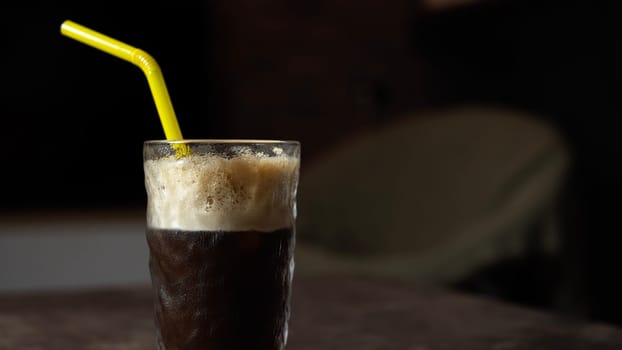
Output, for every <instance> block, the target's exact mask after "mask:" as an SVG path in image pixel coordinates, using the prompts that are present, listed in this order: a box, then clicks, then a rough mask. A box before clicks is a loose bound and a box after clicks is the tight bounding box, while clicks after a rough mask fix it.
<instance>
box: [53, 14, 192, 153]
mask: <svg viewBox="0 0 622 350" xmlns="http://www.w3.org/2000/svg"><path fill="white" fill-rule="evenodd" d="M60 31H61V33H62V34H63V35H65V36H67V37H69V38H71V39H74V40H77V41H79V42H81V43H83V44H86V45H89V46H92V47H94V48H96V49H98V50H101V51H104V52H106V53H108V54H111V55H113V56H116V57H118V58H121V59H123V60H125V61H128V62H131V63H133V64H134V65H136V66H138V67H140V69H141V70H142V71H143V72H144V73H145V76H146V77H147V82H148V84H149V87H150V89H151V94H152V96H153V100H154V102H155V104H156V109H157V110H158V114H159V116H160V122H161V123H162V128H163V129H164V135H165V136H166V139H167V140H182V139H183V136H182V134H181V129H180V128H179V123H178V122H177V117H176V116H175V111H174V110H173V104H172V103H171V98H170V96H169V94H168V90H167V89H166V83H165V82H164V77H163V76H162V71H161V70H160V66H159V65H158V63H157V62H156V60H155V59H154V58H153V57H151V55H149V54H148V53H146V52H145V51H143V50H141V49H138V48H135V47H133V46H131V45H128V44H125V43H123V42H120V41H118V40H116V39H113V38H111V37H109V36H106V35H104V34H101V33H98V32H96V31H94V30H92V29H89V28H87V27H84V26H82V25H80V24H77V23H75V22H72V21H69V20H67V21H65V22H63V24H62V25H61V27H60ZM174 147H175V149H176V151H177V154H178V155H180V151H181V152H182V154H187V149H186V148H185V147H182V146H181V145H174Z"/></svg>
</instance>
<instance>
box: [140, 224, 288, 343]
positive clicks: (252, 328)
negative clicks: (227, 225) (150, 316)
mask: <svg viewBox="0 0 622 350" xmlns="http://www.w3.org/2000/svg"><path fill="white" fill-rule="evenodd" d="M147 241H148V244H149V248H150V254H151V255H150V263H149V266H150V269H151V278H152V283H153V290H154V301H155V313H156V331H157V342H158V349H167V350H171V349H185V350H190V349H209V350H237V349H240V350H241V349H244V350H263V349H266V350H268V349H269V350H277V349H283V348H284V344H285V342H286V338H287V321H288V319H289V297H290V284H291V280H292V273H293V248H294V232H293V230H292V229H280V230H276V231H272V232H258V231H245V232H222V231H215V232H211V231H181V230H167V229H148V230H147Z"/></svg>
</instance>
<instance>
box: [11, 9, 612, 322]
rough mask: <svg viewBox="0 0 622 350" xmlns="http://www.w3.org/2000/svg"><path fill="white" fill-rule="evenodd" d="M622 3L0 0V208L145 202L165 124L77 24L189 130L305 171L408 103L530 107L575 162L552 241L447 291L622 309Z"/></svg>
mask: <svg viewBox="0 0 622 350" xmlns="http://www.w3.org/2000/svg"><path fill="white" fill-rule="evenodd" d="M621 14H622V13H621V12H620V6H619V5H618V3H617V2H615V1H598V0H582V1H580V0H577V1H555V0H539V1H535V0H532V1H529V0H522V1H518V0H488V1H485V0H481V1H477V0H471V1H469V0H420V1H417V0H410V1H407V0H391V1H336V2H335V1H308V0H300V1H295V2H286V1H247V0H228V1H224V0H223V1H216V0H212V1H203V2H201V3H197V2H190V1H177V2H168V1H157V2H151V3H149V5H148V6H146V7H145V6H139V5H138V4H136V5H129V4H125V3H123V4H121V2H100V3H93V4H89V5H86V4H82V5H71V4H69V3H65V4H63V3H62V2H61V3H60V4H58V3H57V4H45V5H30V6H23V7H16V6H13V5H6V4H4V5H0V15H1V16H2V19H3V20H2V22H0V28H1V31H0V32H1V33H2V34H0V35H1V36H2V49H1V50H2V54H1V55H0V67H2V84H1V85H0V89H1V94H0V96H1V97H0V108H1V110H2V114H3V117H2V120H3V122H2V131H3V135H4V138H5V142H6V143H5V145H6V146H5V152H4V154H5V156H4V161H3V165H2V171H1V172H0V174H1V175H0V180H1V183H2V184H4V188H3V190H2V195H1V196H0V210H1V211H2V213H3V214H5V217H6V216H10V215H13V214H15V213H23V212H31V211H42V210H49V209H54V210H85V209H88V210H94V209H107V208H116V209H123V208H128V209H135V208H142V207H143V206H144V203H145V194H144V189H143V184H142V181H143V180H142V176H143V175H142V158H141V149H142V142H143V141H144V140H147V139H160V138H162V137H163V135H162V131H161V128H160V125H159V121H158V117H157V114H156V110H155V107H154V105H153V102H152V99H151V96H150V92H149V89H148V86H147V83H146V80H145V78H144V77H143V76H142V73H141V71H140V70H139V69H138V68H136V67H133V66H132V65H130V64H129V63H127V62H123V61H121V60H119V59H116V58H113V57H110V56H108V55H105V54H103V53H101V52H97V51H96V50H94V49H91V48H88V47H86V46H84V45H82V44H79V43H77V42H74V41H72V40H70V39H67V38H65V37H62V36H61V35H60V33H59V26H60V24H61V22H62V21H63V20H65V19H72V20H74V21H76V22H78V23H81V24H84V25H86V26H89V27H91V28H93V29H96V30H99V31H101V32H103V33H106V34H108V35H110V36H112V37H116V38H118V39H120V40H122V41H125V42H127V43H130V44H133V45H135V46H137V47H140V48H142V49H144V50H145V51H147V52H149V53H151V54H152V55H153V56H154V57H155V58H156V59H157V60H158V62H159V63H160V66H161V67H162V69H163V72H164V76H165V78H166V81H167V84H168V88H169V91H170V94H171V97H172V99H173V103H174V105H175V107H176V112H177V115H178V119H179V121H180V124H181V127H182V130H183V132H184V136H185V137H186V138H230V137H235V138H277V139H297V140H300V141H301V142H302V144H303V148H304V153H303V158H304V162H305V163H304V164H305V166H307V164H313V162H314V161H316V160H317V159H321V158H322V155H323V154H326V153H327V152H330V151H331V149H332V148H333V147H336V146H338V145H340V144H342V143H343V142H344V140H348V139H349V138H350V137H353V136H355V135H357V134H359V133H361V132H366V131H369V130H374V129H375V128H379V127H383V126H385V125H389V124H391V123H393V122H395V121H397V120H399V119H400V118H404V115H407V114H409V113H410V114H412V113H417V112H419V111H429V110H437V109H442V108H447V107H451V106H459V105H468V104H477V105H488V106H497V107H502V108H507V109H512V110H517V111H522V112H524V113H529V114H531V115H534V116H538V117H537V118H540V119H542V120H544V121H546V122H547V123H549V124H551V125H553V126H554V128H555V130H557V131H558V132H559V134H560V135H561V137H562V138H563V140H564V142H565V144H566V145H567V147H568V149H569V152H570V155H571V158H572V163H571V167H570V170H569V172H568V176H567V177H566V178H565V180H564V184H563V186H562V187H563V190H562V191H561V193H560V196H559V207H558V210H559V213H560V216H559V217H560V218H561V220H560V227H561V232H562V237H563V244H562V247H563V249H562V253H561V255H560V256H558V257H557V258H556V259H555V260H554V261H549V260H546V261H541V260H538V259H539V258H534V259H527V260H522V261H521V263H520V264H518V265H516V264H513V263H511V264H509V265H503V264H500V265H498V266H491V267H490V268H489V269H487V270H486V271H483V272H482V273H484V274H485V276H486V277H484V279H483V280H484V281H487V283H488V282H491V283H493V285H494V287H491V288H483V287H482V285H483V284H482V279H481V278H479V277H474V278H475V279H474V280H464V281H461V282H460V283H457V284H456V287H457V288H462V289H464V290H468V291H472V292H481V293H487V294H492V295H495V296H498V297H500V298H504V299H506V300H509V301H513V302H519V303H524V304H528V305H532V306H539V307H544V308H549V309H557V310H560V311H566V312H570V313H574V314H576V315H578V316H584V317H590V318H593V319H598V320H605V321H611V322H622V301H621V300H620V299H619V296H620V295H622V289H621V288H620V283H619V281H618V280H619V278H618V277H616V276H617V273H618V271H617V269H618V268H620V267H622V258H620V256H622V255H621V254H620V253H619V252H618V249H619V248H618V247H619V243H620V235H621V233H622V232H620V231H621V230H620V226H621V225H620V222H619V219H618V217H619V215H620V214H619V213H620V210H621V209H622V205H620V200H621V199H622V197H621V195H622V186H621V185H620V179H621V175H622V168H621V167H620V165H619V164H618V162H619V160H620V159H621V158H620V154H621V153H622V146H621V145H620V143H619V140H620V137H619V135H618V134H619V130H620V129H619V124H620V123H619V122H618V120H619V118H620V116H621V115H620V114H621V113H620V109H621V108H620V107H621V102H620V98H619V97H618V94H619V93H618V91H619V86H620V83H621V78H622V76H621V75H622V57H621V49H622V44H621V43H622V41H621V40H620V39H619V33H621V32H622V30H621V29H622V28H620V27H621V23H622V21H621V20H620V16H621ZM303 176H304V172H303ZM538 272H539V273H538ZM544 272H545V273H544ZM504 276H505V277H504ZM508 276H513V277H516V276H523V277H524V279H520V278H508ZM529 276H532V277H533V276H535V277H533V278H532V279H531V280H529V279H528V277H529ZM525 281H527V282H528V283H529V284H530V286H528V287H525V286H524V285H521V283H525ZM486 285H488V284H486ZM540 288H541V289H540ZM560 288H565V290H564V292H563V293H562V294H563V295H565V297H559V293H553V294H555V295H557V296H558V297H555V298H554V297H551V296H550V295H549V294H551V290H553V289H554V290H556V291H558V290H559V289H560ZM551 295H552V294H551Z"/></svg>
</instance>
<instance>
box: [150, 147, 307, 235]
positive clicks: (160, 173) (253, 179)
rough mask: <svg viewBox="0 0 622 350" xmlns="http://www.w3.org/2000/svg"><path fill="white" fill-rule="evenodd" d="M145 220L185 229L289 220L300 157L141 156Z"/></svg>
mask: <svg viewBox="0 0 622 350" xmlns="http://www.w3.org/2000/svg"><path fill="white" fill-rule="evenodd" d="M144 168H145V187H146V189H147V194H148V198H149V199H148V205H147V225H148V226H149V227H150V228H159V229H179V230H187V231H249V230H254V231H273V230H277V229H280V228H288V227H291V226H292V225H293V220H294V218H293V215H294V214H293V206H294V201H295V195H296V183H297V178H298V168H299V160H298V159H297V158H295V157H290V156H286V155H278V156H263V155H262V154H241V155H238V156H234V157H233V158H224V157H221V156H217V155H190V156H187V157H184V158H181V159H178V158H176V157H175V156H171V157H166V158H161V159H155V160H146V161H145V164H144Z"/></svg>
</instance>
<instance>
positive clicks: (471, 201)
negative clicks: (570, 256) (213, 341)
mask: <svg viewBox="0 0 622 350" xmlns="http://www.w3.org/2000/svg"><path fill="white" fill-rule="evenodd" d="M568 165H569V156H568V151H567V150H566V148H565V145H564V143H563V141H562V139H561V137H560V136H559V135H558V134H557V133H556V131H555V130H554V129H552V128H551V127H550V126H548V125H547V124H546V123H544V122H543V121H542V120H539V119H537V118H535V117H534V116H530V115H528V114H523V113H518V112H515V111H510V110H503V109H494V108H476V107H464V108H456V109H448V110H443V111H436V112H431V113H422V114H413V115H411V116H406V117H405V118H400V119H399V121H396V122H394V123H393V124H390V125H386V126H385V127H383V128H381V129H379V130H371V131H368V132H367V133H365V134H362V135H359V136H358V137H356V138H353V139H348V140H346V141H344V142H343V144H341V145H340V146H339V147H336V148H334V149H333V151H332V152H329V153H327V154H325V155H323V156H321V157H319V159H317V160H316V161H314V162H313V163H312V164H310V165H307V164H304V166H303V172H302V175H301V184H300V189H299V220H298V234H299V236H298V241H299V246H298V248H297V249H298V250H297V268H298V269H299V270H302V271H303V272H304V271H306V272H340V271H349V272H354V273H366V274H372V275H380V276H383V277H388V278H396V279H402V280H413V281H417V282H421V283H434V284H454V283H457V282H459V281H461V280H463V279H465V278H467V277H468V276H469V275H470V274H472V273H474V272H475V271H477V270H478V269H480V268H483V267H486V266H489V265H491V264H494V263H495V262H497V261H500V260H502V259H507V258H511V257H516V256H520V255H521V254H524V253H525V251H526V250H527V249H528V248H527V247H528V246H530V245H531V244H533V238H534V237H533V234H532V233H533V232H536V233H537V237H535V238H536V241H537V242H538V245H539V247H540V248H538V249H542V250H543V251H544V252H545V253H550V254H555V253H556V252H557V251H558V250H559V237H558V232H557V230H556V228H555V224H554V223H555V202H556V197H557V195H558V193H559V191H560V189H561V187H562V185H563V183H564V177H565V174H566V169H567V167H568Z"/></svg>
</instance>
